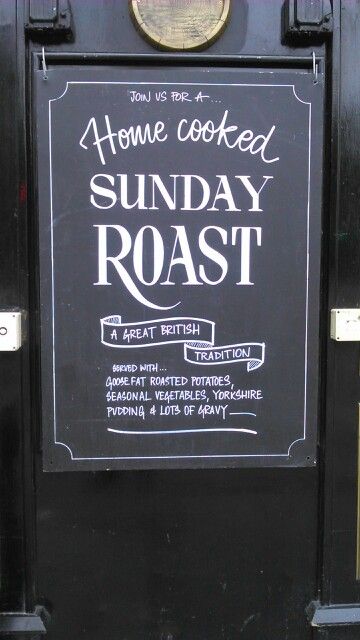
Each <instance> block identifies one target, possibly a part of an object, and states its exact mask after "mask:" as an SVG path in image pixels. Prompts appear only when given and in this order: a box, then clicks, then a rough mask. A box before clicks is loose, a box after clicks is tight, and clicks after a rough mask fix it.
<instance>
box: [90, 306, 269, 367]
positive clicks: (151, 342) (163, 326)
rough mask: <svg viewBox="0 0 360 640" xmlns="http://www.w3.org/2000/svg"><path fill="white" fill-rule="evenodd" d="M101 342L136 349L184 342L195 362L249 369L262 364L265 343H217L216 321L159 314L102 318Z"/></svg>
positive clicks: (188, 354)
mask: <svg viewBox="0 0 360 640" xmlns="http://www.w3.org/2000/svg"><path fill="white" fill-rule="evenodd" d="M100 324H101V342H102V343H103V344H104V345H106V346H108V347H115V348H118V349H129V348H130V349H133V348H139V347H150V346H160V345H166V344H176V343H182V344H184V359H185V360H186V361H187V362H191V363H192V364H199V365H215V364H230V363H246V365H247V367H246V368H247V371H248V372H249V371H253V370H254V369H258V368H259V367H261V366H262V364H263V363H264V360H265V343H263V342H243V343H238V344H228V345H223V346H217V347H216V346H214V342H215V323H214V322H211V321H210V320H204V319H201V318H188V317H179V318H158V319H156V320H151V321H150V320H149V321H145V322H122V316H119V315H113V316H108V317H106V318H102V319H101V320H100Z"/></svg>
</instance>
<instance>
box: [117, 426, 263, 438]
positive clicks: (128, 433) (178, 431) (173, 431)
mask: <svg viewBox="0 0 360 640" xmlns="http://www.w3.org/2000/svg"><path fill="white" fill-rule="evenodd" d="M108 431H111V433H119V434H120V435H125V436H162V435H171V434H175V435H176V434H182V433H212V432H218V433H220V432H223V431H229V432H234V433H250V434H253V435H255V436H256V435H257V431H254V430H253V429H236V428H231V427H220V428H218V429H216V428H214V429H171V430H170V431H126V430H124V429H110V428H108Z"/></svg>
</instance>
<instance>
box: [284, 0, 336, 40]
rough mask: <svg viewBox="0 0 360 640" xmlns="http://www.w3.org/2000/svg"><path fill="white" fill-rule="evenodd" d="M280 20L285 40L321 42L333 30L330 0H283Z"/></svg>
mask: <svg viewBox="0 0 360 640" xmlns="http://www.w3.org/2000/svg"><path fill="white" fill-rule="evenodd" d="M282 20H283V25H282V26H283V37H284V39H285V40H286V41H293V42H294V44H300V45H301V44H304V45H309V42H318V41H320V42H321V41H322V40H324V38H326V37H328V36H330V35H331V33H332V30H333V17H332V0H285V2H284V5H283V14H282Z"/></svg>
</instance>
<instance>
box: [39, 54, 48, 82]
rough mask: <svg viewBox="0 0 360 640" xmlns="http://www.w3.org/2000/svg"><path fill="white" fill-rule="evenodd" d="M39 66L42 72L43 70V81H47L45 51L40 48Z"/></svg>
mask: <svg viewBox="0 0 360 640" xmlns="http://www.w3.org/2000/svg"><path fill="white" fill-rule="evenodd" d="M41 66H42V70H43V80H47V79H48V75H47V66H46V60H45V49H44V47H42V50H41Z"/></svg>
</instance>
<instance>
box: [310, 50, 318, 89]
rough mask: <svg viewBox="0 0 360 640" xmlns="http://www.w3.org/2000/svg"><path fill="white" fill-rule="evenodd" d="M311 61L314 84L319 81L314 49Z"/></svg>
mask: <svg viewBox="0 0 360 640" xmlns="http://www.w3.org/2000/svg"><path fill="white" fill-rule="evenodd" d="M312 63H313V75H314V84H317V83H318V82H319V79H318V75H319V63H318V62H316V57H315V51H313V52H312Z"/></svg>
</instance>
